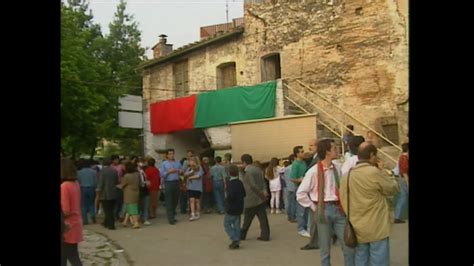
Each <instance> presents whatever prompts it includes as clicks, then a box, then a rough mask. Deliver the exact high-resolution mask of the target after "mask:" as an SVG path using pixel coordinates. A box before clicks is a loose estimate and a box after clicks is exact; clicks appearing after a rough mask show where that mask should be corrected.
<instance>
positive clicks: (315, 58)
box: [143, 0, 408, 141]
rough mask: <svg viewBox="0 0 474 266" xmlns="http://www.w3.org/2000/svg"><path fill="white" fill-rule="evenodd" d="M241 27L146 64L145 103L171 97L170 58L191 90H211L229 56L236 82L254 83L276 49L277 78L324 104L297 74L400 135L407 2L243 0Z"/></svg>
mask: <svg viewBox="0 0 474 266" xmlns="http://www.w3.org/2000/svg"><path fill="white" fill-rule="evenodd" d="M244 25H245V31H244V32H243V34H240V35H237V36H234V37H232V38H230V39H226V40H224V41H221V42H218V43H214V44H210V45H208V46H205V47H203V48H201V49H199V50H195V51H193V52H190V53H188V54H184V55H182V56H179V57H177V58H175V59H172V60H170V61H167V62H164V63H161V64H158V65H154V66H150V67H147V68H145V69H144V71H143V84H144V91H143V95H144V100H145V106H146V107H145V108H148V106H149V104H150V103H152V102H156V101H159V100H165V99H170V98H174V97H176V93H175V92H174V91H173V88H174V87H175V86H174V79H173V64H174V63H176V62H179V61H180V60H185V59H186V60H188V78H189V91H190V92H189V93H190V94H193V93H197V92H199V91H202V90H214V89H216V87H217V83H216V75H217V74H216V68H217V67H218V66H219V65H221V64H223V63H227V62H235V65H236V82H237V85H253V84H257V83H260V82H262V57H265V56H267V55H271V54H279V56H280V61H281V78H282V79H285V80H286V81H287V84H288V85H289V86H291V87H292V88H295V89H296V90H297V91H300V92H301V93H303V94H304V95H305V96H306V97H307V98H309V99H310V100H311V101H312V102H313V103H315V104H316V105H318V106H320V107H321V108H323V109H325V110H331V107H330V106H328V105H327V104H326V103H325V102H324V101H322V100H321V99H320V98H318V97H316V96H315V95H314V93H311V92H308V91H307V90H305V89H303V87H301V86H299V85H298V84H297V83H296V82H295V80H296V79H299V80H301V81H303V82H304V83H306V84H308V85H309V86H311V87H312V88H313V89H315V90H316V91H317V92H319V93H321V94H323V95H325V96H326V97H327V98H329V99H330V100H331V101H332V102H333V103H335V104H337V105H339V106H341V107H342V108H343V109H344V110H346V111H347V112H349V113H351V114H353V115H354V116H355V117H357V118H360V119H361V120H362V121H363V122H365V123H367V124H368V125H369V126H371V127H373V128H375V129H376V130H380V129H381V128H382V127H381V125H380V123H379V121H382V120H384V118H387V119H388V118H393V117H395V120H396V122H397V124H398V128H399V140H400V141H403V140H405V139H406V135H407V133H408V103H407V101H408V39H407V38H408V0H351V1H342V0H305V1H295V0H293V1H290V0H286V1H282V0H279V1H277V0H272V1H256V0H246V1H245V3H244ZM292 98H293V97H292ZM302 104H304V103H302ZM311 111H315V112H318V111H317V110H315V109H311ZM318 113H320V112H318ZM330 113H332V114H335V116H336V117H337V118H338V119H340V120H341V121H342V122H343V123H351V124H355V123H354V122H353V121H350V120H348V119H347V118H344V116H342V114H336V112H333V111H330ZM320 115H321V117H320V119H321V120H324V121H327V123H329V124H330V125H331V126H332V127H333V128H338V129H339V128H340V126H339V125H337V124H334V123H331V121H328V119H327V117H325V116H324V115H323V114H321V113H320ZM355 131H356V133H357V134H362V135H365V133H366V131H367V129H364V128H361V127H360V126H358V125H357V124H355Z"/></svg>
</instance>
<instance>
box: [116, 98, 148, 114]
mask: <svg viewBox="0 0 474 266" xmlns="http://www.w3.org/2000/svg"><path fill="white" fill-rule="evenodd" d="M119 104H120V109H122V110H127V111H138V112H141V111H143V102H142V97H140V96H136V95H125V96H123V97H120V98H119Z"/></svg>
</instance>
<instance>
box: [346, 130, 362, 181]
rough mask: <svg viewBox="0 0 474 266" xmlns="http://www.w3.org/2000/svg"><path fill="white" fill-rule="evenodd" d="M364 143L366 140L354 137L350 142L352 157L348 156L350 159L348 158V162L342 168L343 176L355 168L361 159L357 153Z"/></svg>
mask: <svg viewBox="0 0 474 266" xmlns="http://www.w3.org/2000/svg"><path fill="white" fill-rule="evenodd" d="M364 141H365V139H364V137H362V136H353V137H352V138H351V139H350V140H349V142H348V146H349V152H350V156H348V158H346V160H345V161H344V163H343V164H342V167H341V172H342V175H345V174H347V173H348V172H349V170H350V169H351V168H352V167H354V166H355V165H356V164H357V162H358V161H359V157H358V156H357V151H358V150H359V146H360V144H362V143H363V142H364Z"/></svg>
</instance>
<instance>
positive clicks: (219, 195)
mask: <svg viewBox="0 0 474 266" xmlns="http://www.w3.org/2000/svg"><path fill="white" fill-rule="evenodd" d="M221 162H222V158H221V157H220V156H217V157H216V158H215V163H216V164H215V165H213V166H212V167H211V180H212V192H213V193H214V199H215V201H216V205H217V211H218V212H219V214H224V180H225V178H226V171H225V167H224V166H223V165H221Z"/></svg>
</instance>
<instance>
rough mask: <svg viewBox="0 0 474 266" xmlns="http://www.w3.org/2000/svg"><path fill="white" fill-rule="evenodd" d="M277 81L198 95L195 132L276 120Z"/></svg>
mask: <svg viewBox="0 0 474 266" xmlns="http://www.w3.org/2000/svg"><path fill="white" fill-rule="evenodd" d="M275 102H276V81H274V80H273V81H269V82H265V83H261V84H258V85H255V86H245V87H244V86H241V87H233V88H228V89H221V90H217V91H213V92H206V93H201V94H198V97H197V103H196V116H195V119H194V127H195V128H206V127H215V126H222V125H226V124H227V123H229V122H237V121H244V120H252V119H261V118H269V117H274V116H275Z"/></svg>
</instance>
